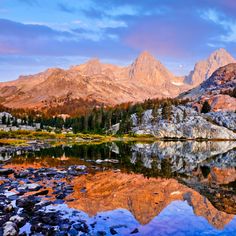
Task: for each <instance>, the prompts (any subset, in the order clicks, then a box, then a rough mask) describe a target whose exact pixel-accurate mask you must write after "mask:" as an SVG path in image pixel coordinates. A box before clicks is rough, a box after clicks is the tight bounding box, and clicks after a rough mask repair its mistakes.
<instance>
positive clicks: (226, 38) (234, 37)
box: [201, 9, 236, 45]
mask: <svg viewBox="0 0 236 236" xmlns="http://www.w3.org/2000/svg"><path fill="white" fill-rule="evenodd" d="M201 17H202V18H203V19H205V20H207V21H211V22H213V23H214V24H216V25H219V26H221V27H222V28H223V29H224V30H225V33H224V34H221V35H219V36H217V37H215V38H213V39H212V40H213V41H218V42H224V43H236V20H233V19H229V18H228V17H227V16H225V15H224V14H223V13H220V12H218V11H216V10H214V9H208V10H205V11H202V12H201ZM213 45H214V44H213Z"/></svg>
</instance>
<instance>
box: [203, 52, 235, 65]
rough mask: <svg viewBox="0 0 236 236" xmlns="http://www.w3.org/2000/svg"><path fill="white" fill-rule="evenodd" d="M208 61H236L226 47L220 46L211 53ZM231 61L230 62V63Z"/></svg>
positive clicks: (221, 62) (223, 62)
mask: <svg viewBox="0 0 236 236" xmlns="http://www.w3.org/2000/svg"><path fill="white" fill-rule="evenodd" d="M207 61H208V62H209V63H214V62H216V63H218V64H225V63H227V64H229V63H232V62H234V61H235V59H234V58H233V57H232V55H231V54H230V53H229V52H227V51H226V50H225V49H224V48H220V49H218V50H216V51H214V52H213V53H211V54H210V56H209V57H208V59H207ZM228 62H229V63H228Z"/></svg>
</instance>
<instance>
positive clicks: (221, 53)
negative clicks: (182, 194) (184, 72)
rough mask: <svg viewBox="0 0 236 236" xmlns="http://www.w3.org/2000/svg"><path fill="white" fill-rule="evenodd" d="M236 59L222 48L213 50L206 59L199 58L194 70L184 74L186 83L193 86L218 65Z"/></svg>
mask: <svg viewBox="0 0 236 236" xmlns="http://www.w3.org/2000/svg"><path fill="white" fill-rule="evenodd" d="M234 62H236V60H235V59H234V58H233V57H232V56H231V55H230V54H229V53H228V52H227V51H226V50H225V49H223V48H221V49H218V50H217V51H215V52H213V53H212V54H211V55H210V56H209V57H208V58H207V59H206V60H201V61H199V62H198V63H196V64H195V67H194V70H193V71H191V72H190V74H189V75H188V76H186V78H185V80H186V82H187V83H190V84H192V85H193V86H194V87H195V86H198V85H199V84H200V83H202V82H203V81H204V80H206V79H208V78H209V77H210V76H211V75H212V73H213V72H214V71H215V70H216V69H218V68H219V67H222V66H225V65H228V64H230V63H234Z"/></svg>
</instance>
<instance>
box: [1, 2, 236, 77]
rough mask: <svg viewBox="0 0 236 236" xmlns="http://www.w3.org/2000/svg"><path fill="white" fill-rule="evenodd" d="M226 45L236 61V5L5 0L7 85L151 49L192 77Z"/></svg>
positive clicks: (170, 66)
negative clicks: (21, 77) (91, 60)
mask: <svg viewBox="0 0 236 236" xmlns="http://www.w3.org/2000/svg"><path fill="white" fill-rule="evenodd" d="M222 47H223V48H225V49H226V50H228V51H229V52H230V53H231V54H232V55H233V56H236V1H235V0H0V81H7V80H13V79H16V78H17V77H18V76H19V75H20V74H33V73H36V72H40V71H42V70H45V69H46V68H48V67H61V68H68V67H70V66H71V65H77V64H81V63H83V62H85V61H86V60H88V59H89V58H94V57H96V58H99V59H100V60H101V61H102V62H105V63H115V64H119V65H127V64H129V63H131V62H132V61H133V60H134V59H135V58H136V57H137V56H138V54H139V53H140V52H142V51H144V50H147V51H149V52H150V53H151V54H152V55H153V56H155V57H156V58H157V59H158V60H160V61H161V62H162V63H163V64H164V65H165V66H166V67H167V68H168V69H170V70H171V71H172V72H173V73H174V74H176V75H185V74H188V73H189V71H190V70H191V69H193V67H194V63H195V62H196V61H198V60H200V59H203V58H206V57H207V56H208V55H209V54H210V53H211V52H213V51H214V50H216V49H218V48H222Z"/></svg>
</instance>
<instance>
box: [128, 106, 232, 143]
mask: <svg viewBox="0 0 236 236" xmlns="http://www.w3.org/2000/svg"><path fill="white" fill-rule="evenodd" d="M171 110H172V111H171V114H170V117H169V119H163V115H162V109H159V110H158V111H157V114H156V115H155V116H153V115H152V110H147V111H145V112H144V113H143V116H142V117H141V120H139V118H138V117H137V115H136V114H133V115H132V116H131V119H132V122H133V128H132V131H133V132H134V133H135V134H151V135H154V136H155V137H157V138H186V139H201V138H203V139H236V134H235V133H234V132H232V131H231V130H229V129H227V128H225V127H222V126H218V125H215V124H213V123H211V122H210V121H208V120H207V119H206V118H205V117H204V116H203V115H202V114H200V113H198V112H196V111H195V110H194V109H192V108H191V107H185V106H177V107H175V106H172V109H171Z"/></svg>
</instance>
